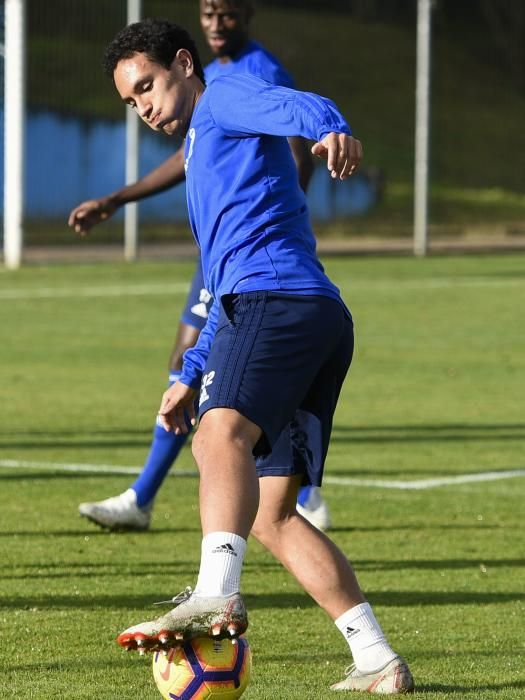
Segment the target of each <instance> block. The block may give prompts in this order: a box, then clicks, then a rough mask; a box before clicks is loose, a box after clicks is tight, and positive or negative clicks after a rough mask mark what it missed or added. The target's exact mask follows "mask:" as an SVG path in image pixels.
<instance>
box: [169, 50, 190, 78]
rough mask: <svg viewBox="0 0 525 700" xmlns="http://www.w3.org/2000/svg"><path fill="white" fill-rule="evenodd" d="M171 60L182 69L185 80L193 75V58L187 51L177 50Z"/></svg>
mask: <svg viewBox="0 0 525 700" xmlns="http://www.w3.org/2000/svg"><path fill="white" fill-rule="evenodd" d="M173 60H174V62H177V63H178V64H179V65H180V66H181V67H182V69H183V70H184V74H185V75H186V77H187V78H189V77H190V76H192V75H193V56H192V55H191V53H190V52H189V51H188V49H179V50H178V51H177V53H176V54H175V58H174V59H173Z"/></svg>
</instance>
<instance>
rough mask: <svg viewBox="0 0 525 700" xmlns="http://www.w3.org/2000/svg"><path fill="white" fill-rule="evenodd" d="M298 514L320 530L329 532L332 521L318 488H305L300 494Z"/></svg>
mask: <svg viewBox="0 0 525 700" xmlns="http://www.w3.org/2000/svg"><path fill="white" fill-rule="evenodd" d="M296 507H297V512H298V513H299V515H302V516H303V518H305V519H306V520H308V522H309V523H311V524H312V525H313V526H314V527H316V528H317V529H318V530H329V529H330V527H331V525H332V521H331V520H330V512H329V510H328V506H327V505H326V501H325V500H324V498H323V497H322V496H321V490H320V489H319V487H318V486H305V487H303V488H302V489H301V490H300V492H299V498H298V500H297V506H296Z"/></svg>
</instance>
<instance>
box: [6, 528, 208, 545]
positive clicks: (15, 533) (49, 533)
mask: <svg viewBox="0 0 525 700" xmlns="http://www.w3.org/2000/svg"><path fill="white" fill-rule="evenodd" d="M190 532H196V533H199V534H201V533H202V530H201V529H200V527H197V526H195V527H187V526H185V527H182V526H179V525H177V526H175V525H174V526H173V527H163V528H154V529H153V530H147V531H144V532H139V531H136V532H125V531H122V532H119V533H114V532H110V531H109V530H102V529H97V530H95V529H93V530H38V529H35V530H6V531H4V532H1V531H0V537H89V538H90V539H91V538H92V537H110V536H111V535H113V534H118V536H119V538H121V539H122V540H123V541H126V540H125V538H126V537H152V536H153V537H155V536H158V535H174V534H177V533H182V534H185V533H190Z"/></svg>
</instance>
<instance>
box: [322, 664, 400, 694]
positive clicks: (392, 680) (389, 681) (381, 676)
mask: <svg viewBox="0 0 525 700" xmlns="http://www.w3.org/2000/svg"><path fill="white" fill-rule="evenodd" d="M345 675H346V678H345V679H344V681H340V682H339V683H335V684H334V685H332V686H331V689H332V690H358V691H361V692H368V693H377V694H378V695H404V694H406V693H413V692H414V679H413V678H412V674H411V673H410V669H409V668H408V666H407V663H406V661H405V660H404V659H402V658H401V657H400V656H396V657H394V658H393V659H392V661H390V662H389V663H388V664H387V665H386V666H384V667H383V668H382V669H380V670H379V671H375V672H374V673H361V672H360V671H358V670H357V668H356V667H355V665H353V666H349V667H348V668H347V669H346V671H345Z"/></svg>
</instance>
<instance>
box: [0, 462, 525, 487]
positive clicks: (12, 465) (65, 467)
mask: <svg viewBox="0 0 525 700" xmlns="http://www.w3.org/2000/svg"><path fill="white" fill-rule="evenodd" d="M0 468H7V469H40V470H43V471H62V472H73V473H82V472H83V473H90V474H140V472H141V471H142V467H124V466H123V467H119V466H114V465H111V464H64V463H63V462H30V461H25V460H17V459H1V460H0ZM197 474H198V473H197V472H196V471H181V470H180V469H175V470H174V471H173V472H170V475H172V476H197ZM520 476H521V477H523V476H525V469H510V470H507V471H500V472H480V473H478V474H460V475H458V476H448V477H441V478H436V479H417V480H414V481H389V480H385V479H356V478H353V477H347V478H346V477H337V476H325V477H324V483H325V484H334V485H338V486H370V487H372V488H381V489H401V490H422V489H432V488H436V487H438V486H450V485H457V484H470V483H475V482H481V481H499V480H500V479H512V478H516V477H520Z"/></svg>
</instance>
